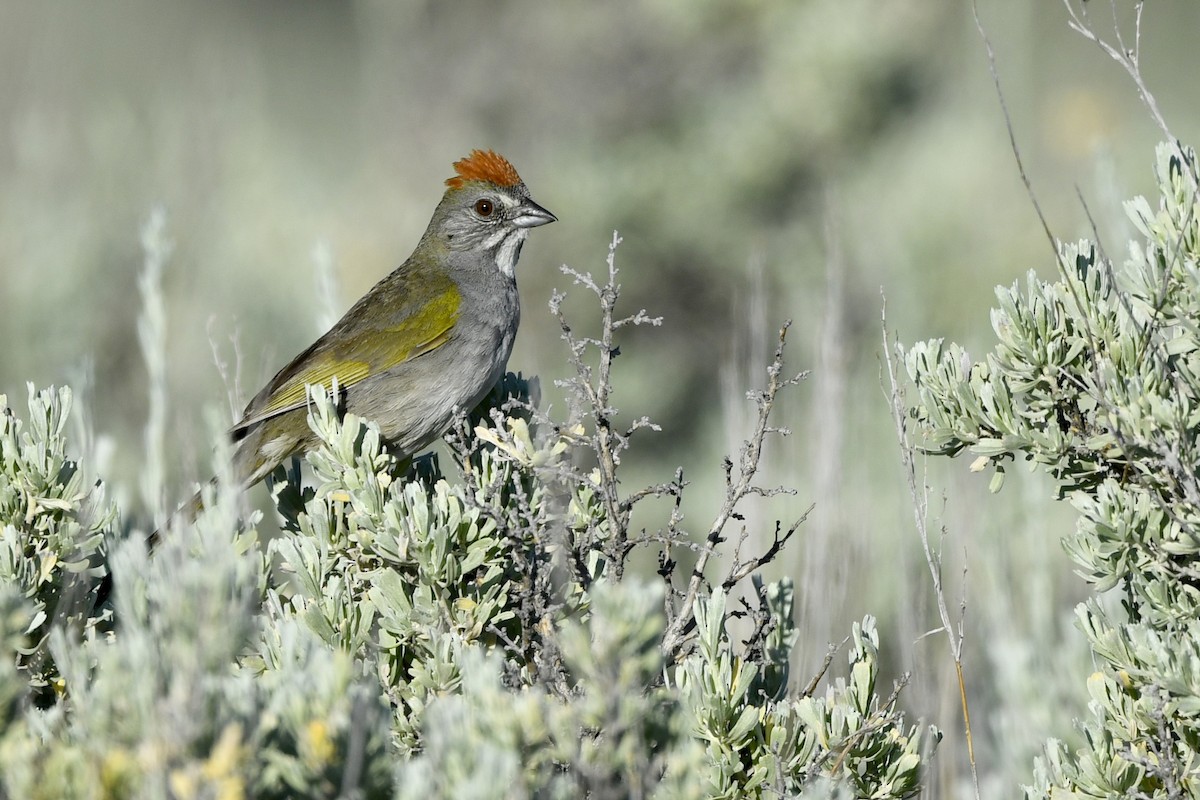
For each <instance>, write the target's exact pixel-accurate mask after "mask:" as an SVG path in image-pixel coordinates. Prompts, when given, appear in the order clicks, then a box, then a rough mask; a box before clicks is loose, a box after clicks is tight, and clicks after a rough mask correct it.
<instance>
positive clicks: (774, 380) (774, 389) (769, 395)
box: [662, 321, 807, 655]
mask: <svg viewBox="0 0 1200 800" xmlns="http://www.w3.org/2000/svg"><path fill="white" fill-rule="evenodd" d="M790 326H791V322H790V321H789V322H786V323H784V325H783V327H781V328H780V330H779V339H778V342H777V344H776V347H775V356H774V359H773V360H772V361H771V364H770V366H769V367H768V368H767V386H766V388H765V389H764V390H763V391H761V392H751V393H750V397H751V399H753V400H754V402H755V404H756V405H757V406H758V419H757V421H756V422H755V427H754V431H753V432H752V433H751V435H750V438H749V439H747V440H746V441H745V443H744V444H743V445H742V451H741V453H740V455H739V458H738V465H737V474H736V477H735V475H734V464H733V462H732V461H731V460H730V459H726V460H725V501H724V503H722V505H721V508H720V510H719V511H718V512H717V515H716V518H715V519H714V520H713V523H712V525H711V527H710V528H709V530H708V534H707V535H706V536H705V538H704V541H705V547H704V549H703V550H701V551H700V557H699V558H698V559H697V560H696V566H695V567H694V568H693V570H692V577H691V580H689V581H688V586H687V589H686V590H685V591H684V594H683V601H682V602H681V604H680V607H679V614H678V615H677V616H676V617H675V618H674V619H673V620H672V621H671V624H670V625H669V626H668V627H667V632H666V634H664V635H663V644H662V649H663V652H664V653H666V654H668V655H671V654H674V653H675V652H676V651H677V650H678V649H679V647H680V645H681V644H682V643H683V641H684V638H685V635H686V634H687V632H688V631H689V630H690V627H691V625H692V623H693V622H694V618H695V611H694V605H695V602H696V597H697V595H698V594H699V592H700V588H701V586H702V585H704V583H705V578H704V569H705V567H707V566H708V561H709V559H710V558H711V557H712V555H713V554H714V553H715V552H716V550H717V546H718V545H719V544H720V543H721V542H722V541H724V532H725V526H726V525H727V524H728V523H729V521H730V520H731V519H733V518H734V517H735V515H736V513H737V507H738V504H739V503H741V502H742V500H744V499H745V498H746V497H748V496H750V495H753V494H766V495H769V494H774V493H778V492H777V491H776V490H775V489H764V488H762V487H759V486H757V485H756V484H755V483H754V478H755V476H756V474H757V473H758V468H759V463H760V461H761V459H762V450H763V442H764V440H765V439H766V437H767V435H768V434H769V433H782V429H779V428H773V427H771V425H770V424H769V420H770V415H771V409H772V408H773V407H774V405H775V398H776V395H778V393H779V390H780V389H782V388H784V387H786V386H791V385H794V384H796V383H798V382H799V381H801V380H803V379H804V377H805V376H806V375H807V373H800V374H798V375H796V376H794V377H791V378H785V377H783V353H784V346H785V343H786V341H787V332H788V328H789V327H790Z"/></svg>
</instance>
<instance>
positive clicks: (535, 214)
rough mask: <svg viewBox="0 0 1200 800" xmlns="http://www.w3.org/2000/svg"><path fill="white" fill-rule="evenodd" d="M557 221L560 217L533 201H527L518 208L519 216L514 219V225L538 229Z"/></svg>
mask: <svg viewBox="0 0 1200 800" xmlns="http://www.w3.org/2000/svg"><path fill="white" fill-rule="evenodd" d="M557 221H558V217H556V216H554V215H553V214H551V213H550V212H549V211H547V210H546V209H544V208H542V207H541V206H539V205H538V204H537V203H535V202H533V201H532V200H526V201H525V202H523V203H521V205H520V206H519V207H518V208H517V216H515V217H513V221H512V224H513V225H516V226H517V227H518V228H536V227H537V226H539V225H546V224H548V223H551V222H557Z"/></svg>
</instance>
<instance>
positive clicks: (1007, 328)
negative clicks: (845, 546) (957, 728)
mask: <svg viewBox="0 0 1200 800" xmlns="http://www.w3.org/2000/svg"><path fill="white" fill-rule="evenodd" d="M1197 175H1198V172H1197V165H1196V156H1195V153H1194V152H1193V151H1192V150H1190V149H1186V148H1183V147H1181V146H1179V145H1175V144H1168V145H1162V146H1160V147H1159V149H1158V159H1157V164H1156V177H1157V180H1158V188H1159V198H1158V202H1157V204H1156V205H1157V207H1155V205H1153V204H1152V203H1151V202H1150V201H1148V200H1146V199H1145V198H1138V199H1136V200H1134V201H1132V202H1130V203H1128V204H1127V205H1126V210H1127V213H1128V215H1129V218H1130V219H1131V220H1132V222H1133V225H1134V227H1135V229H1136V231H1137V233H1138V236H1139V238H1138V239H1137V240H1136V241H1133V242H1131V243H1130V244H1129V246H1128V253H1127V255H1126V256H1125V257H1124V258H1123V259H1121V260H1115V259H1112V258H1110V256H1109V255H1108V254H1107V253H1105V252H1103V250H1102V249H1101V246H1100V245H1099V244H1097V243H1092V242H1080V243H1077V244H1071V245H1064V246H1063V247H1062V248H1061V251H1060V263H1059V267H1060V269H1059V272H1060V276H1059V278H1058V279H1057V280H1054V281H1042V280H1038V279H1037V278H1036V277H1034V276H1033V275H1032V274H1031V275H1030V276H1029V279H1028V280H1027V282H1026V285H1025V287H1024V288H1023V289H1022V288H1020V287H1018V286H1013V287H1012V288H1011V289H1000V290H998V292H997V295H998V298H999V307H998V308H997V309H996V310H994V311H993V313H992V327H993V328H994V330H995V332H996V336H997V339H998V342H997V345H996V347H995V349H994V350H993V351H992V352H990V353H988V354H987V355H986V357H985V358H984V359H983V360H982V361H973V360H972V359H971V358H970V357H969V356H968V355H967V354H966V352H965V351H963V350H962V348H960V347H958V346H957V345H946V344H944V343H943V342H941V341H930V342H924V343H921V344H917V345H914V346H913V347H912V348H911V349H909V351H908V352H907V354H906V355H907V367H908V371H909V375H910V376H911V377H912V379H913V381H914V382H915V384H916V386H917V387H918V390H919V393H920V402H919V404H918V405H917V407H916V408H915V409H913V414H914V416H915V417H916V419H917V420H918V421H919V423H920V424H921V429H922V432H923V433H924V435H925V446H926V447H927V449H928V450H929V451H930V452H933V453H939V454H946V455H956V454H958V453H960V452H963V451H968V452H970V453H972V454H974V455H976V456H977V457H978V460H977V467H979V466H984V465H986V464H990V465H991V466H992V467H993V468H994V469H996V470H997V476H998V478H999V476H1000V475H1002V474H1003V473H1002V471H1003V468H1004V464H1005V463H1006V462H1008V461H1012V460H1014V459H1016V458H1021V459H1024V460H1026V461H1028V462H1029V463H1030V465H1031V466H1032V467H1037V466H1040V467H1042V468H1043V469H1044V470H1045V471H1047V472H1048V473H1049V474H1051V475H1052V476H1053V477H1054V478H1055V479H1056V480H1057V484H1058V487H1059V492H1060V494H1061V495H1062V496H1063V497H1064V498H1066V499H1068V500H1069V501H1070V502H1071V503H1072V505H1073V506H1074V507H1075V508H1076V509H1077V510H1078V511H1079V521H1078V524H1077V527H1076V530H1075V531H1074V533H1073V534H1071V535H1069V536H1067V537H1066V538H1065V541H1064V545H1065V547H1066V550H1067V552H1068V553H1069V554H1070V555H1071V557H1072V558H1073V559H1074V560H1075V562H1076V563H1077V564H1078V566H1079V572H1080V574H1081V575H1083V576H1084V577H1085V578H1086V579H1087V580H1089V581H1091V582H1092V583H1093V584H1094V585H1095V587H1096V590H1097V592H1108V591H1114V592H1118V593H1119V596H1120V603H1119V608H1118V607H1116V606H1115V605H1114V604H1111V603H1103V604H1102V603H1100V602H1097V601H1089V602H1087V603H1085V604H1083V605H1082V606H1080V608H1079V609H1078V619H1079V625H1080V628H1081V629H1082V631H1083V632H1084V634H1085V635H1086V636H1087V639H1088V641H1089V643H1090V644H1091V647H1092V650H1093V652H1094V653H1095V656H1096V672H1095V674H1093V675H1092V676H1091V678H1089V679H1088V680H1087V690H1088V693H1089V695H1090V697H1091V705H1090V710H1091V716H1090V718H1089V719H1087V720H1085V721H1084V722H1083V723H1082V725H1083V731H1084V734H1085V736H1086V741H1087V745H1086V746H1085V747H1083V748H1081V749H1078V750H1076V751H1074V752H1072V751H1069V750H1068V749H1067V748H1066V747H1065V746H1064V745H1063V744H1062V743H1060V742H1051V743H1050V744H1049V745H1048V747H1047V749H1046V757H1045V759H1044V760H1043V761H1041V762H1040V763H1039V765H1038V767H1037V772H1036V777H1035V780H1034V783H1033V785H1032V786H1030V787H1028V788H1027V796H1029V797H1031V798H1048V797H1089V798H1090V797H1164V798H1166V797H1170V798H1182V797H1200V777H1198V775H1200V773H1198V772H1197V764H1200V679H1198V678H1197V676H1200V649H1198V645H1197V642H1198V641H1200V639H1198V638H1197V637H1198V635H1200V624H1198V623H1197V619H1198V618H1200V588H1198V587H1200V580H1198V579H1200V559H1198V558H1197V556H1198V555H1200V451H1198V450H1197V447H1198V446H1200V219H1198V213H1197V212H1198V211H1200V205H1198V204H1197V200H1198V197H1200V195H1198V192H1197ZM1000 483H1001V480H1000V479H997V480H994V481H993V489H994V490H995V489H999V488H1000ZM1083 677H1084V676H1080V678H1081V681H1082V679H1083Z"/></svg>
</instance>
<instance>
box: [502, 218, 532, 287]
mask: <svg viewBox="0 0 1200 800" xmlns="http://www.w3.org/2000/svg"><path fill="white" fill-rule="evenodd" d="M528 235H529V231H528V230H526V229H524V228H518V229H516V230H514V231H511V232H510V233H509V236H508V238H507V239H505V240H504V242H503V243H502V244H501V245H500V249H498V250H497V251H496V267H497V268H498V269H499V270H500V271H501V272H502V273H504V274H505V275H507V276H508V277H510V278H511V277H512V276H513V275H515V274H516V271H517V255H518V254H519V253H520V252H521V244H522V243H523V242H524V241H525V237H526V236H528Z"/></svg>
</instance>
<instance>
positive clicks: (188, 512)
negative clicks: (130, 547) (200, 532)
mask: <svg viewBox="0 0 1200 800" xmlns="http://www.w3.org/2000/svg"><path fill="white" fill-rule="evenodd" d="M208 482H209V484H211V485H213V486H216V483H217V479H216V478H210V479H209V481H208ZM203 510H204V490H203V489H197V490H196V493H195V494H194V495H192V499H191V500H188V501H187V502H186V503H184V504H183V505H181V506H179V508H177V509H175V513H173V514H171V516H169V517H168V518H167V521H166V522H164V523H163V524H162V525H161V526H160V527H158V528H155V529H154V530H153V531H152V532H151V533H150V535H149V536H147V537H146V544H147V546H149V548H150V550H151V552H153V551H154V548H156V547H158V543H159V542H161V541H162V537H163V533H164V532H165V531H167V530H169V529H170V527H171V526H172V525H173V524H175V523H176V522H177V521H183V522H187V523H189V524H190V523H192V522H195V521H196V517H198V516H200V512H201V511H203Z"/></svg>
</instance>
